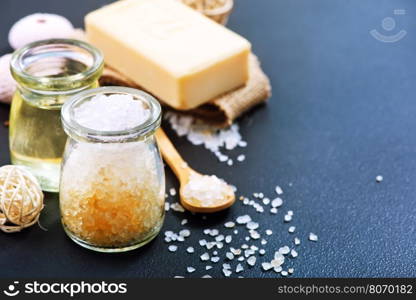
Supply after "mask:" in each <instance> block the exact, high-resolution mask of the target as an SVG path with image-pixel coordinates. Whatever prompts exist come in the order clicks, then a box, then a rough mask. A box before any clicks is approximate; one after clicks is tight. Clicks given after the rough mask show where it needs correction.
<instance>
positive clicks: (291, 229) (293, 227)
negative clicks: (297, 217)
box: [287, 226, 296, 233]
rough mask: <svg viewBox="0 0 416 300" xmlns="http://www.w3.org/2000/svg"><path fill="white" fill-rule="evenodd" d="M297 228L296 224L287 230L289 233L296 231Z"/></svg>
mask: <svg viewBox="0 0 416 300" xmlns="http://www.w3.org/2000/svg"><path fill="white" fill-rule="evenodd" d="M295 230H296V227H295V226H290V227H289V229H288V230H287V231H288V232H289V233H294V232H295Z"/></svg>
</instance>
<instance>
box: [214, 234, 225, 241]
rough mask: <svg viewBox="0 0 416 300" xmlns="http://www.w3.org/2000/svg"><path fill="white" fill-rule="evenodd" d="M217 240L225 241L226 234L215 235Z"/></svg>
mask: <svg viewBox="0 0 416 300" xmlns="http://www.w3.org/2000/svg"><path fill="white" fill-rule="evenodd" d="M215 240H216V241H217V242H221V241H223V240H224V235H222V234H220V235H218V236H216V237H215Z"/></svg>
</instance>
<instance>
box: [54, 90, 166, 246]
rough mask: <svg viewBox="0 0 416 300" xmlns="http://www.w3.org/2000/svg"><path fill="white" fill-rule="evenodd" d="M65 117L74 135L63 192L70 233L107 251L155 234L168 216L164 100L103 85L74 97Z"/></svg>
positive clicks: (82, 242) (64, 165) (67, 155)
mask: <svg viewBox="0 0 416 300" xmlns="http://www.w3.org/2000/svg"><path fill="white" fill-rule="evenodd" d="M61 118H62V124H63V128H64V130H65V132H66V133H67V134H68V136H69V138H68V141H67V144H66V147H65V152H64V158H63V162H62V171H61V181H60V193H59V197H60V200H59V201H60V210H61V219H62V224H63V226H64V229H65V231H66V233H67V234H68V236H69V237H70V238H71V239H72V240H74V241H75V242H76V243H78V244H79V245H81V246H83V247H86V248H89V249H92V250H96V251H101V252H122V251H128V250H132V249H135V248H138V247H140V246H142V245H144V244H146V243H147V242H149V241H150V240H152V239H153V238H154V237H155V236H156V235H157V234H158V232H159V231H160V228H161V227H162V223H163V219H164V194H165V176H164V169H163V162H162V159H161V156H160V153H159V149H158V147H157V144H156V141H155V136H154V133H155V130H156V129H157V128H158V127H159V126H160V119H161V108H160V105H159V103H158V102H157V101H156V100H155V99H154V98H153V97H152V96H150V95H148V94H146V93H144V92H142V91H139V90H136V89H130V88H123V87H102V88H97V89H92V90H88V91H85V92H82V93H80V94H78V95H76V96H74V97H72V98H71V99H70V100H69V101H67V102H66V103H65V104H64V106H63V108H62V115H61Z"/></svg>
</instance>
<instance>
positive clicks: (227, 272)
mask: <svg viewBox="0 0 416 300" xmlns="http://www.w3.org/2000/svg"><path fill="white" fill-rule="evenodd" d="M222 273H223V274H224V276H225V277H230V275H231V274H232V272H231V271H230V270H228V269H222Z"/></svg>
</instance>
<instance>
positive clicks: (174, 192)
mask: <svg viewBox="0 0 416 300" xmlns="http://www.w3.org/2000/svg"><path fill="white" fill-rule="evenodd" d="M169 194H170V195H171V196H172V197H173V196H176V190H175V189H174V188H170V189H169Z"/></svg>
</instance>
